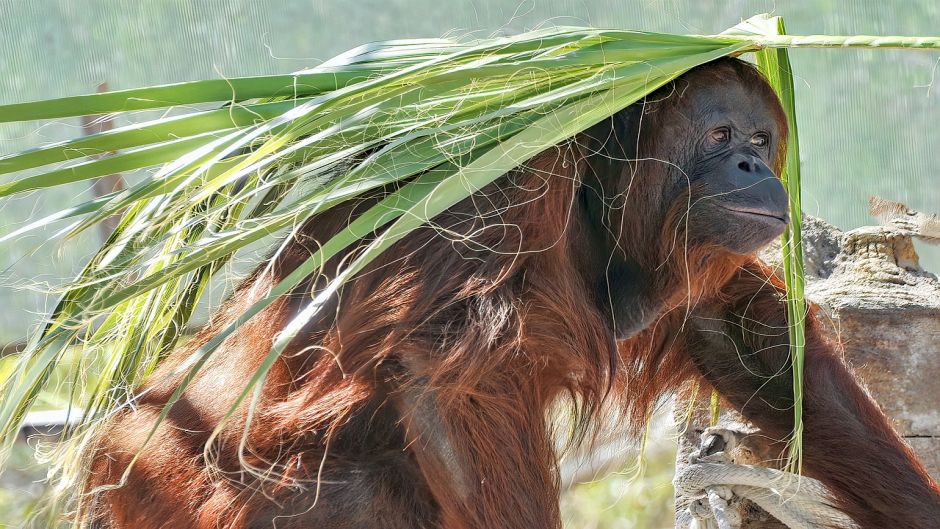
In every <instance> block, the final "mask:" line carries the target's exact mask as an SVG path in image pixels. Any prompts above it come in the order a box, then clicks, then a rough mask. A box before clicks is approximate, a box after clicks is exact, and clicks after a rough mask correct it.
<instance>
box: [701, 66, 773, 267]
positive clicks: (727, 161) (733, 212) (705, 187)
mask: <svg viewBox="0 0 940 529" xmlns="http://www.w3.org/2000/svg"><path fill="white" fill-rule="evenodd" d="M724 84H725V86H713V87H709V88H706V89H697V90H694V89H693V90H692V92H693V93H692V94H688V95H687V96H686V98H687V99H688V103H687V104H688V106H689V108H688V117H689V125H690V133H691V138H692V139H693V141H694V142H695V143H694V149H695V156H694V158H693V159H692V160H691V164H690V165H689V166H688V167H686V168H685V171H686V173H687V174H688V175H689V179H690V182H691V208H690V210H689V226H688V229H689V235H690V238H691V239H693V240H694V241H696V242H699V243H709V244H718V245H721V246H723V247H725V248H726V249H728V250H730V251H732V252H734V253H739V254H748V253H752V252H754V251H756V250H757V249H759V248H760V247H762V246H764V245H765V244H767V243H768V242H770V241H771V240H773V239H774V238H776V237H777V236H779V235H780V234H781V233H783V230H784V228H785V227H786V224H787V223H788V222H789V213H788V209H787V194H786V191H784V189H783V185H782V184H781V182H780V180H779V179H778V178H777V175H775V174H774V173H773V171H772V170H771V169H770V167H772V166H773V165H774V162H775V160H774V155H775V154H776V152H777V150H778V147H779V144H780V140H781V135H782V134H783V133H784V131H782V130H781V128H780V127H778V125H777V116H776V115H775V114H776V112H774V110H776V109H775V108H774V107H773V106H770V105H768V104H767V103H766V101H762V99H763V98H762V97H761V96H762V95H764V94H760V93H754V91H753V90H747V89H746V87H743V86H741V84H740V83H735V82H726V83H724Z"/></svg>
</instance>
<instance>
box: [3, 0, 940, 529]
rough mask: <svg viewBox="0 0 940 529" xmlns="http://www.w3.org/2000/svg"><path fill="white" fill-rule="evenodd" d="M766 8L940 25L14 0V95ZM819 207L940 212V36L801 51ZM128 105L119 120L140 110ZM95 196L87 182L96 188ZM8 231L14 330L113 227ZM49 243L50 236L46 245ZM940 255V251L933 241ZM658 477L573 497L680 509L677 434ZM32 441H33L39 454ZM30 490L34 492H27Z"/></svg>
mask: <svg viewBox="0 0 940 529" xmlns="http://www.w3.org/2000/svg"><path fill="white" fill-rule="evenodd" d="M761 12H771V13H773V14H778V15H783V16H784V18H785V20H786V22H787V27H788V30H789V31H790V32H791V33H801V34H813V33H829V34H898V35H936V34H937V33H938V28H940V2H937V0H893V1H891V0H859V1H850V0H839V1H837V0H799V1H798V0H792V1H784V0H778V1H772V0H720V1H708V0H530V1H519V0H506V1H503V0H486V1H484V0H443V1H442V0H382V1H379V0H329V1H328V0H266V1H259V0H149V1H141V0H74V1H70V0H30V1H27V0H0V39H2V42H0V103H11V102H17V101H24V100H30V99H40V98H50V97H59V96H67V95H76V94H82V93H88V92H92V91H94V90H95V87H96V86H97V85H98V84H99V83H102V82H107V83H108V85H109V86H110V88H111V89H122V88H131V87H137V86H143V85H152V84H159V83H170V82H177V81H186V80H193V79H204V78H216V77H226V76H240V75H253V74H268V73H285V72H291V71H295V70H298V69H302V68H306V67H310V66H313V65H316V64H318V63H320V62H322V61H324V60H326V59H329V58H330V57H331V56H333V55H335V54H337V53H339V52H342V51H344V50H346V49H348V48H351V47H353V46H356V45H359V44H362V43H365V42H369V41H375V40H384V39H397V38H413V37H436V36H454V37H474V36H475V37H486V36H492V35H499V34H512V33H517V32H521V31H524V30H527V29H533V28H536V27H543V26H546V25H593V26H605V27H617V28H629V29H643V30H651V31H667V32H674V33H699V34H708V33H716V32H720V31H723V30H725V29H727V28H728V27H730V26H732V25H734V24H736V23H737V22H739V21H740V20H741V19H743V18H747V17H749V16H751V15H753V14H756V13H761ZM791 58H792V62H793V67H794V73H795V76H796V79H797V86H796V91H797V92H796V95H797V110H798V119H799V125H800V138H801V154H802V156H803V160H802V162H803V175H804V193H805V194H804V199H803V203H804V207H805V208H806V211H807V212H808V213H811V214H814V215H818V216H821V217H823V218H825V219H827V220H829V221H830V222H832V223H834V224H836V225H838V226H840V227H842V228H844V229H849V228H853V227H857V226H860V225H864V224H870V223H873V220H872V219H870V218H869V217H868V214H867V200H868V197H869V195H872V194H875V195H880V196H883V197H885V198H889V199H893V200H899V201H901V202H904V203H906V204H908V205H910V206H911V207H914V208H915V209H920V210H923V211H926V212H933V213H940V153H938V152H936V151H935V148H936V147H938V146H940V128H938V127H937V124H938V123H940V86H935V85H936V84H937V83H938V81H940V80H938V79H937V77H938V67H940V54H937V53H930V52H904V51H897V50H798V51H795V52H792V53H791ZM126 119H127V118H120V119H119V120H118V121H117V124H118V125H121V124H123V123H126V121H124V120H126ZM81 134H82V129H81V126H80V122H79V120H78V119H74V120H63V121H57V122H49V123H40V124H36V123H30V124H12V125H2V126H0V156H2V155H4V154H9V153H13V152H16V151H20V150H23V149H27V148H30V147H34V146H38V145H40V144H43V143H47V142H51V141H59V140H63V139H68V138H72V137H75V136H79V135H81ZM89 192H90V191H89V189H88V188H87V186H83V185H76V186H74V187H71V188H63V189H56V190H54V191H51V192H45V193H43V194H42V195H41V197H40V196H36V195H28V196H24V197H21V198H18V199H16V200H10V201H4V202H3V204H2V206H0V235H2V234H4V233H7V232H9V231H10V230H12V229H15V228H16V227H19V226H21V225H23V224H24V223H25V222H28V221H29V220H30V219H35V218H37V217H38V216H40V215H42V214H44V213H46V212H49V211H52V210H55V209H58V208H59V207H61V206H62V204H65V203H69V202H73V201H75V200H76V198H78V197H80V196H82V195H85V194H88V193H89ZM86 198H87V197H86ZM53 233H54V232H51V231H50V232H47V233H45V234H37V235H31V236H29V237H23V238H21V239H18V240H16V241H15V242H13V243H5V244H4V251H3V252H2V254H0V285H2V288H0V344H7V343H12V342H16V341H19V340H21V339H22V338H23V337H24V336H25V335H26V334H27V333H28V332H29V331H30V330H31V329H33V328H34V327H35V325H36V323H37V322H38V321H39V315H40V314H42V312H43V311H44V310H45V309H46V308H48V306H49V304H50V303H52V302H53V300H54V299H55V293H54V286H55V285H56V284H58V283H60V282H61V281H62V280H63V279H66V278H68V277H70V276H71V275H72V274H73V273H75V272H76V271H77V268H78V267H79V266H81V264H82V262H83V260H84V258H85V257H86V256H87V255H88V254H89V252H90V251H91V249H92V248H93V247H94V246H95V245H96V244H97V243H98V242H99V241H98V240H97V239H96V235H97V234H96V232H89V233H87V234H86V235H85V236H83V237H82V238H79V239H76V240H73V241H69V242H68V243H64V244H63V243H58V242H53V243H47V244H44V245H42V246H40V243H43V242H46V240H47V239H48V238H49V237H50V236H51V235H52V234H53ZM37 247H38V248H37ZM919 249H920V250H921V251H922V257H923V262H924V264H925V267H926V268H928V269H930V270H933V271H934V272H937V271H940V252H938V251H937V250H936V249H926V248H923V247H920V248H919ZM653 445H654V446H653V448H652V449H651V452H650V461H651V463H650V469H649V472H648V473H647V475H646V477H645V478H642V479H638V480H632V481H631V480H629V479H627V477H626V476H624V475H615V476H614V477H613V478H611V479H608V480H605V481H603V482H600V483H595V484H593V485H589V486H585V487H581V488H580V489H578V490H577V491H576V493H575V495H573V496H570V497H569V498H566V500H565V503H564V504H565V508H566V513H568V514H567V515H568V517H569V525H570V526H571V527H597V528H602V527H603V528H621V527H624V528H625V527H636V528H641V529H643V528H659V527H669V526H671V505H670V498H671V488H670V486H669V479H670V472H671V455H670V454H671V450H672V448H671V446H672V444H671V441H668V440H666V439H660V440H657V441H654V442H653ZM31 457H32V456H31V454H30V451H29V449H28V448H25V447H24V448H23V449H22V450H21V451H20V452H19V453H18V456H17V461H16V463H17V466H19V467H27V466H28V463H29V461H30V460H31ZM41 476H42V474H41V472H40V471H37V470H35V469H34V470H24V471H22V472H21V471H17V470H11V471H7V472H6V474H5V475H4V476H3V482H4V483H5V484H6V485H8V486H12V487H13V488H8V489H6V490H0V526H2V525H3V523H4V522H7V523H12V522H14V521H15V520H16V517H17V516H18V515H17V514H16V511H15V509H13V508H12V507H11V504H10V503H9V502H10V501H11V500H12V501H14V503H15V504H16V505H23V504H24V502H26V501H27V499H28V497H29V494H30V492H29V491H30V490H33V489H34V488H35V487H34V486H32V485H29V483H30V482H31V481H32V480H34V479H37V478H39V477H41ZM17 508H18V507H17Z"/></svg>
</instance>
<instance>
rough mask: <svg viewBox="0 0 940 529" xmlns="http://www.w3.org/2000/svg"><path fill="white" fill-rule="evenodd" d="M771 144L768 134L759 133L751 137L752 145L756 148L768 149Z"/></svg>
mask: <svg viewBox="0 0 940 529" xmlns="http://www.w3.org/2000/svg"><path fill="white" fill-rule="evenodd" d="M768 143H770V136H768V135H767V133H766V132H758V133H757V134H755V135H753V136H751V145H754V146H755V147H766V146H767V144H768Z"/></svg>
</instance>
